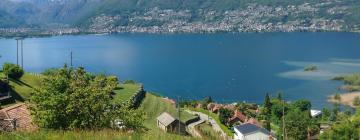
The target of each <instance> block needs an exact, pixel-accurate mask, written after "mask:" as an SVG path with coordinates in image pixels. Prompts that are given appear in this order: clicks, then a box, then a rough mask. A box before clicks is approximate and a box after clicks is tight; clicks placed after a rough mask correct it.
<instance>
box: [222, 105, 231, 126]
mask: <svg viewBox="0 0 360 140" xmlns="http://www.w3.org/2000/svg"><path fill="white" fill-rule="evenodd" d="M232 116H233V112H232V111H231V110H229V109H226V108H220V110H219V119H220V122H221V123H223V124H226V123H227V122H228V120H229V119H230V118H231V117H232Z"/></svg>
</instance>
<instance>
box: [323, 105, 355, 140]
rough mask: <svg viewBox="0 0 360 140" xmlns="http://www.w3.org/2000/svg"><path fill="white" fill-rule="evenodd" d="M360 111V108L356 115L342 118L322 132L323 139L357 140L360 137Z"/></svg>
mask: <svg viewBox="0 0 360 140" xmlns="http://www.w3.org/2000/svg"><path fill="white" fill-rule="evenodd" d="M359 132H360V111H359V110H358V111H357V113H356V114H355V115H354V116H351V117H347V118H343V119H341V121H340V122H338V123H335V124H334V125H333V126H332V127H331V129H328V130H326V131H325V132H324V133H322V134H321V136H320V139H323V140H329V139H333V140H335V139H336V140H357V139H359V138H360V136H359V135H360V133H359Z"/></svg>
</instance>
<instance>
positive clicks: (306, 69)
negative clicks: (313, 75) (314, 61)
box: [304, 65, 318, 71]
mask: <svg viewBox="0 0 360 140" xmlns="http://www.w3.org/2000/svg"><path fill="white" fill-rule="evenodd" d="M317 70H318V68H317V66H315V65H309V66H306V67H305V68H304V71H317Z"/></svg>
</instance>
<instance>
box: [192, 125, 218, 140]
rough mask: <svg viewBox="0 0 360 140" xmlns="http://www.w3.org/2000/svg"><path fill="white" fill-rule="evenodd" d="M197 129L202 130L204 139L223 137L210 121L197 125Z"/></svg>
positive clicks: (213, 139)
mask: <svg viewBox="0 0 360 140" xmlns="http://www.w3.org/2000/svg"><path fill="white" fill-rule="evenodd" d="M196 130H197V131H198V132H200V134H201V136H202V139H207V140H216V139H221V135H220V134H219V133H218V132H215V131H214V129H213V128H212V126H211V125H210V124H209V123H208V122H205V123H202V124H200V125H198V126H196Z"/></svg>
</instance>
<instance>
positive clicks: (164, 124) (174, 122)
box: [156, 112, 186, 134]
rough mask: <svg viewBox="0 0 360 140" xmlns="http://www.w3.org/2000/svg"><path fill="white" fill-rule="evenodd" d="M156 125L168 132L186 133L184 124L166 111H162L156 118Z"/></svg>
mask: <svg viewBox="0 0 360 140" xmlns="http://www.w3.org/2000/svg"><path fill="white" fill-rule="evenodd" d="M156 120H157V123H156V124H157V126H158V127H159V128H160V129H161V130H163V131H165V132H170V133H179V132H180V134H186V125H185V123H183V122H181V121H180V120H178V119H176V118H174V117H173V116H171V115H170V114H169V113H167V112H163V113H162V114H161V115H160V116H158V117H157V118H156Z"/></svg>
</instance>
